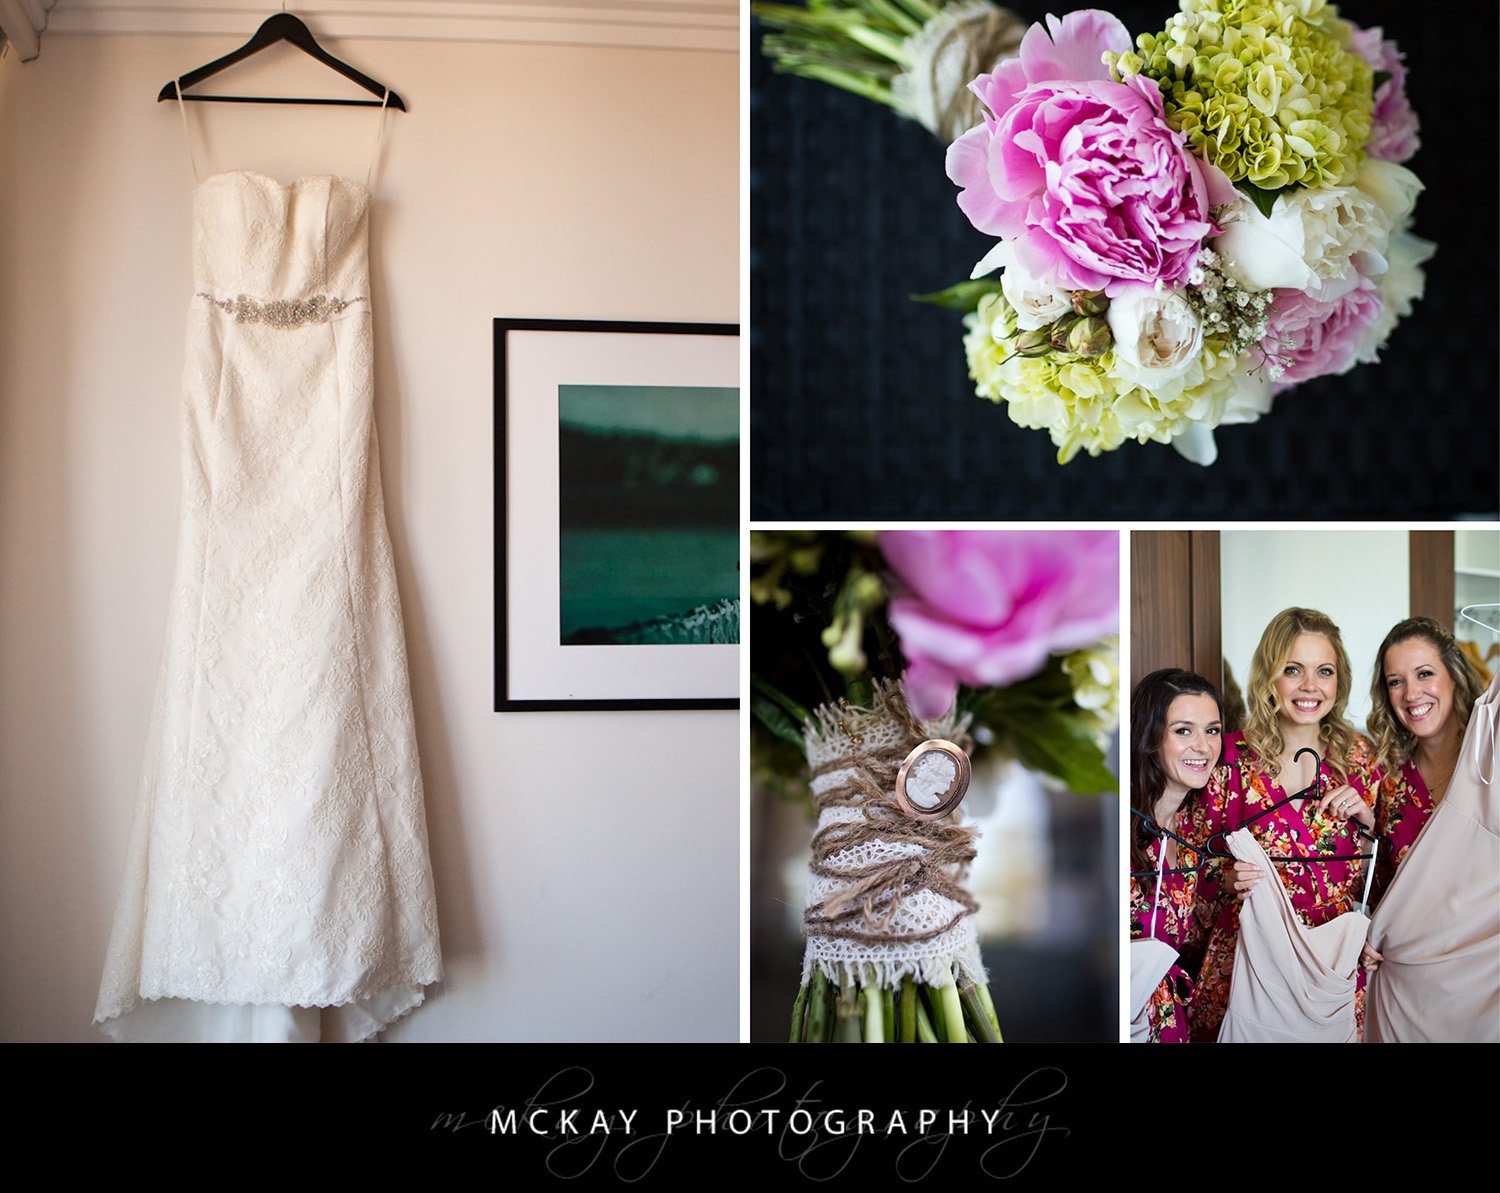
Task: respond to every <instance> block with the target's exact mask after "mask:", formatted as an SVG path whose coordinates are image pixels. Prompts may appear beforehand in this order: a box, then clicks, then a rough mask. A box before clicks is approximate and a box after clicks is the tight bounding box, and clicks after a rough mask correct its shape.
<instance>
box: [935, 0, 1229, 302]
mask: <svg viewBox="0 0 1500 1193" xmlns="http://www.w3.org/2000/svg"><path fill="white" fill-rule="evenodd" d="M1129 49H1130V35H1129V34H1128V33H1127V32H1126V31H1125V26H1124V25H1122V24H1121V23H1120V22H1119V20H1118V19H1116V18H1115V17H1113V16H1111V15H1110V14H1108V13H1105V12H1099V11H1096V10H1092V9H1090V10H1086V11H1083V12H1074V13H1069V14H1068V15H1067V16H1065V17H1063V18H1062V19H1061V20H1058V19H1057V18H1056V17H1051V16H1049V17H1048V18H1047V27H1046V28H1044V27H1043V26H1042V25H1040V24H1036V25H1033V26H1032V27H1031V29H1030V30H1029V31H1028V32H1027V34H1026V37H1025V39H1024V40H1023V41H1022V42H1021V52H1020V54H1019V56H1018V57H1016V58H1013V59H1008V60H1007V61H1005V62H1002V63H1001V64H1000V65H999V66H998V67H996V68H995V71H994V73H992V74H988V75H981V76H980V77H979V78H977V79H975V80H974V82H973V83H971V84H970V89H971V90H972V91H973V92H974V94H975V95H977V96H979V98H980V99H981V100H983V101H984V104H985V106H986V107H987V108H988V109H989V110H990V112H991V113H993V115H986V116H985V118H984V123H983V124H981V125H979V126H978V127H976V128H972V129H970V130H969V131H968V132H966V133H965V134H964V135H963V136H962V137H960V138H959V139H958V140H957V141H955V142H954V143H953V144H952V145H951V146H950V147H949V149H948V159H947V166H948V177H949V178H951V179H952V180H953V181H954V182H955V183H957V184H958V185H959V186H960V187H962V188H963V189H962V192H961V193H960V195H959V197H958V205H959V207H960V208H962V209H963V213H964V214H965V215H966V216H968V217H969V221H970V222H971V223H972V224H973V225H974V226H975V227H976V228H978V229H979V230H980V231H981V232H988V233H990V234H992V235H995V236H999V237H1002V238H1003V239H1004V240H1005V241H1007V242H1010V243H1011V244H1013V245H1014V252H1015V255H1016V257H1017V259H1018V260H1019V261H1020V263H1021V265H1022V267H1023V268H1024V269H1025V270H1026V271H1027V273H1029V274H1030V275H1031V276H1032V277H1034V278H1038V279H1041V280H1042V281H1045V282H1048V283H1050V284H1051V285H1054V286H1057V287H1060V288H1062V289H1065V290H1107V291H1108V292H1109V293H1110V294H1111V295H1113V294H1114V293H1115V292H1116V289H1118V288H1119V287H1120V286H1121V285H1122V284H1123V283H1127V282H1152V283H1154V282H1157V281H1163V282H1167V283H1171V284H1176V283H1179V282H1184V281H1186V279H1187V274H1188V271H1189V270H1190V269H1191V268H1192V264H1193V259H1194V257H1195V256H1196V255H1197V252H1198V250H1199V248H1200V247H1201V246H1202V243H1203V238H1204V237H1205V236H1206V235H1209V234H1210V233H1212V232H1214V231H1216V230H1217V229H1216V228H1215V227H1214V225H1213V223H1212V222H1211V221H1210V220H1209V218H1208V195H1207V188H1206V186H1205V184H1204V179H1203V174H1202V170H1201V168H1200V163H1199V162H1198V160H1197V159H1196V158H1194V157H1193V156H1192V154H1191V153H1189V152H1188V149H1187V144H1186V142H1185V141H1184V140H1183V138H1182V136H1181V134H1179V133H1177V132H1176V131H1174V130H1173V129H1172V127H1171V126H1170V125H1169V124H1168V123H1167V119H1166V112H1165V109H1164V108H1163V107H1162V99H1161V92H1160V90H1159V89H1158V87H1157V85H1156V83H1155V82H1153V81H1152V80H1151V79H1149V78H1146V77H1144V76H1135V77H1133V78H1131V79H1129V80H1127V81H1126V82H1124V83H1116V82H1114V81H1113V80H1111V78H1110V74H1109V68H1108V67H1106V66H1104V65H1103V64H1102V63H1101V62H1100V55H1101V54H1103V53H1104V51H1106V50H1113V51H1125V50H1129ZM987 267H989V268H993V266H991V265H989V258H986V259H985V261H982V262H980V264H979V266H978V267H977V269H976V273H982V272H985V271H986V268H987Z"/></svg>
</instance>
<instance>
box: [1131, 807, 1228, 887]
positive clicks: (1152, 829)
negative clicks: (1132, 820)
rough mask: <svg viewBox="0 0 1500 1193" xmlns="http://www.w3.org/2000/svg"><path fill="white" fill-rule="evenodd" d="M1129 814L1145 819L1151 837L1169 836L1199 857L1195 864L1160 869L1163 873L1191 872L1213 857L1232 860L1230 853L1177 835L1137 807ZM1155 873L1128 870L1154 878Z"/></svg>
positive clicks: (1133, 873)
mask: <svg viewBox="0 0 1500 1193" xmlns="http://www.w3.org/2000/svg"><path fill="white" fill-rule="evenodd" d="M1130 814H1131V815H1132V816H1138V817H1140V818H1141V820H1143V821H1145V824H1146V831H1147V832H1148V833H1150V834H1151V835H1152V836H1153V837H1171V838H1172V840H1174V841H1176V842H1177V844H1179V845H1181V846H1182V847H1183V848H1184V849H1188V850H1191V851H1192V852H1193V853H1194V854H1195V855H1196V856H1197V857H1198V859H1199V860H1198V864H1197V865H1196V866H1173V867H1172V868H1171V869H1169V870H1163V871H1161V873H1163V874H1192V873H1194V872H1195V871H1197V870H1202V869H1203V868H1204V867H1205V866H1207V865H1208V864H1209V863H1210V862H1211V861H1213V860H1214V859H1215V858H1226V859H1229V860H1231V861H1232V860H1233V855H1232V854H1229V853H1227V852H1223V851H1220V850H1215V849H1210V848H1209V847H1208V845H1207V844H1206V843H1205V844H1203V845H1198V844H1195V843H1194V842H1192V841H1189V840H1188V839H1187V838H1185V837H1179V836H1178V835H1177V834H1176V833H1174V832H1173V831H1172V830H1171V829H1169V828H1163V827H1162V826H1161V825H1159V824H1157V823H1156V821H1154V820H1152V819H1151V817H1150V816H1148V815H1146V813H1144V812H1142V811H1141V810H1140V809H1138V808H1131V809H1130ZM1209 840H1210V841H1212V840H1213V838H1212V837H1210V838H1209ZM1156 874H1157V872H1156V871H1155V870H1132V871H1131V872H1130V877H1132V878H1155V877H1156Z"/></svg>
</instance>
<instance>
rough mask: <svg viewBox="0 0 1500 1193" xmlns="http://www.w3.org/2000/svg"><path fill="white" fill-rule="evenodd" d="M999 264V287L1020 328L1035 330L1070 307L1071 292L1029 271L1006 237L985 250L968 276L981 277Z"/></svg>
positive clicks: (1071, 300) (1066, 311)
mask: <svg viewBox="0 0 1500 1193" xmlns="http://www.w3.org/2000/svg"><path fill="white" fill-rule="evenodd" d="M1002 266H1003V267H1004V269H1005V272H1004V273H1003V274H1001V275H1000V289H1001V291H1002V292H1003V293H1004V295H1005V301H1006V302H1008V303H1010V305H1011V306H1012V307H1014V308H1015V312H1016V326H1017V327H1019V328H1020V329H1021V330H1022V331H1036V330H1037V329H1038V328H1041V327H1046V326H1047V325H1048V324H1050V323H1052V322H1053V321H1054V320H1056V319H1059V318H1061V317H1062V316H1063V315H1066V314H1068V313H1069V312H1071V311H1072V309H1073V299H1072V297H1071V295H1069V293H1068V292H1067V291H1066V290H1060V289H1058V288H1057V287H1056V286H1054V285H1052V284H1050V283H1048V282H1044V281H1042V280H1041V279H1040V278H1038V277H1035V276H1034V275H1033V274H1031V273H1029V272H1028V271H1027V269H1026V267H1025V266H1024V265H1022V264H1021V262H1020V260H1019V259H1017V257H1016V251H1015V247H1014V246H1013V245H1012V244H1011V243H1010V241H1008V240H1002V241H1001V242H1000V243H999V244H997V245H996V246H995V247H994V248H992V249H991V250H990V251H989V252H988V253H986V254H985V255H984V258H983V260H981V261H980V262H979V264H978V265H976V266H974V273H973V275H972V276H974V277H976V278H978V277H983V276H984V275H985V274H987V273H993V272H994V271H995V270H996V269H997V268H999V267H1002Z"/></svg>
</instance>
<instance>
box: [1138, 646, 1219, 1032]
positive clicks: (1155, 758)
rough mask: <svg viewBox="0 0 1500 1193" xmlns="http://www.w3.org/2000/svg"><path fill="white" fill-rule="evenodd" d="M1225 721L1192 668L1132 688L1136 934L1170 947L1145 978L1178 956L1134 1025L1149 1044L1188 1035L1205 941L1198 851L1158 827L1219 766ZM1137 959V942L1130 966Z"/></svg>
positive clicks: (1178, 820) (1178, 813) (1179, 811)
mask: <svg viewBox="0 0 1500 1193" xmlns="http://www.w3.org/2000/svg"><path fill="white" fill-rule="evenodd" d="M1223 721H1224V700H1223V697H1222V696H1220V695H1219V690H1218V688H1216V687H1215V686H1214V685H1213V684H1212V683H1211V682H1209V681H1208V680H1206V679H1204V678H1203V676H1201V675H1195V674H1194V673H1193V672H1191V671H1183V670H1181V669H1180V668H1176V667H1169V668H1165V669H1163V670H1161V671H1153V672H1152V673H1151V674H1150V675H1148V676H1146V677H1145V678H1144V679H1142V680H1141V681H1140V683H1138V684H1136V686H1135V690H1134V691H1133V692H1132V693H1131V694H1130V806H1131V808H1132V809H1133V811H1134V813H1135V815H1133V816H1132V817H1131V822H1130V870H1131V877H1130V939H1131V941H1132V942H1138V941H1144V940H1153V939H1154V940H1157V941H1161V942H1162V943H1163V944H1165V945H1167V946H1169V948H1170V950H1171V951H1170V952H1168V951H1167V950H1161V953H1162V954H1163V956H1162V958H1161V962H1160V963H1159V964H1157V966H1156V968H1155V969H1153V970H1151V972H1150V976H1148V977H1146V979H1145V983H1143V985H1145V984H1149V983H1150V981H1151V980H1152V978H1153V977H1155V975H1156V974H1158V973H1161V965H1162V964H1165V963H1166V961H1167V959H1168V958H1170V957H1171V954H1172V953H1176V954H1177V957H1178V960H1174V961H1173V962H1172V964H1171V965H1170V967H1169V968H1168V969H1167V971H1166V973H1165V975H1164V976H1163V977H1162V978H1161V980H1160V982H1158V984H1157V985H1156V988H1155V989H1154V990H1153V991H1152V992H1151V994H1150V996H1149V998H1148V999H1147V1001H1146V1002H1145V1005H1144V1007H1143V1008H1142V1009H1141V1012H1140V1013H1139V1015H1138V1016H1137V1018H1138V1020H1139V1022H1138V1023H1137V1024H1133V1025H1132V1032H1131V1035H1132V1038H1133V1039H1139V1040H1140V1041H1141V1042H1144V1043H1151V1044H1186V1043H1187V1042H1188V1006H1189V1004H1190V1002H1191V1001H1192V995H1193V979H1192V976H1191V973H1192V971H1196V969H1197V964H1196V962H1197V955H1198V953H1199V952H1200V951H1201V950H1202V946H1203V935H1202V932H1201V931H1199V930H1198V926H1197V924H1196V921H1195V920H1194V918H1193V906H1194V896H1195V894H1196V892H1197V886H1198V872H1197V870H1196V869H1189V867H1196V866H1197V865H1198V863H1199V861H1200V860H1201V855H1200V854H1199V853H1198V852H1197V851H1196V850H1191V849H1187V848H1184V847H1180V846H1179V844H1178V842H1177V841H1176V840H1175V839H1174V838H1173V837H1171V836H1166V835H1163V834H1162V833H1161V832H1159V831H1158V829H1159V828H1160V829H1165V830H1167V831H1168V832H1169V833H1178V834H1180V833H1181V830H1182V822H1183V821H1185V820H1186V819H1187V812H1188V807H1189V806H1190V804H1191V801H1192V800H1193V799H1194V797H1195V796H1197V794H1198V793H1199V792H1201V791H1202V790H1203V788H1204V787H1205V786H1207V784H1208V781H1209V779H1210V778H1211V777H1212V776H1213V772H1214V768H1215V767H1217V766H1218V765H1219V755H1220V753H1221V745H1222V741H1223V732H1224V730H1223ZM1169 870H1185V871H1186V872H1185V873H1178V874H1169V873H1166V871H1169ZM1152 947H1153V949H1154V947H1155V946H1152ZM1135 959H1136V951H1135V950H1134V949H1132V973H1134V970H1135V965H1134V962H1135ZM1179 961H1180V963H1179ZM1143 993H1144V991H1143ZM1131 1009H1132V1012H1135V1010H1136V1008H1135V1007H1132V1008H1131Z"/></svg>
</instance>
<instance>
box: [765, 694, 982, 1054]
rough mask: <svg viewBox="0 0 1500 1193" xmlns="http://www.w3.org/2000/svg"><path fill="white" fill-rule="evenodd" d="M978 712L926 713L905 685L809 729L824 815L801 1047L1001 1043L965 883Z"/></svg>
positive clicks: (842, 708) (818, 719) (800, 1013)
mask: <svg viewBox="0 0 1500 1193" xmlns="http://www.w3.org/2000/svg"><path fill="white" fill-rule="evenodd" d="M966 722H967V718H956V717H955V716H953V715H952V714H949V715H948V716H947V717H944V718H940V719H939V720H936V721H919V720H917V719H916V718H915V717H913V716H912V714H911V712H910V711H909V710H908V708H907V705H906V701H905V698H904V696H903V694H902V690H901V686H900V684H898V683H893V682H884V683H881V684H879V685H877V687H876V689H875V697H874V700H873V701H872V707H870V708H857V707H854V706H853V705H851V704H850V703H849V702H848V701H840V702H839V703H837V704H829V705H823V706H822V707H820V708H818V709H817V710H816V711H815V712H814V713H813V715H812V719H811V721H810V722H809V723H808V725H807V726H806V727H805V734H804V739H805V742H806V749H807V760H808V765H809V766H810V768H811V771H812V792H813V801H814V804H815V806H816V808H817V812H818V822H817V828H816V830H815V831H814V834H813V842H812V853H813V856H812V861H811V864H810V865H809V868H808V879H807V901H806V907H805V910H804V912H803V919H802V931H803V935H804V936H805V937H806V940H807V948H806V953H805V955H804V958H803V964H802V985H801V989H800V990H799V992H798V994H797V999H796V1002H795V1004H794V1006H793V1011H792V1029H791V1042H793V1043H825V1042H830V1041H840V1042H856V1041H861V1040H864V1041H868V1042H881V1041H883V1042H888V1043H889V1042H897V1041H899V1042H903V1043H913V1042H923V1043H937V1042H943V1041H946V1042H951V1043H964V1042H972V1041H985V1042H991V1043H998V1042H1000V1029H999V1025H998V1023H997V1021H996V1017H995V1008H994V1004H993V1001H992V1000H991V998H990V994H989V990H988V987H987V986H986V984H985V973H984V964H983V962H982V961H981V959H980V954H979V943H978V938H977V935H976V932H975V923H974V916H975V913H976V912H977V911H978V908H979V905H978V903H977V902H976V901H975V900H974V897H973V896H972V895H971V894H969V891H968V888H967V886H966V884H965V880H966V877H967V873H968V868H969V863H970V862H971V861H972V860H973V858H974V849H975V838H976V836H977V834H976V832H975V830H974V829H973V828H972V827H969V826H966V825H964V824H963V823H962V822H961V821H960V819H959V815H958V812H957V810H956V809H957V805H958V803H959V801H960V800H961V799H962V796H963V791H964V788H966V787H967V783H968V757H967V753H966V750H965V746H966V745H967V744H968V743H967V735H966V733H965V729H966V728H967V724H966Z"/></svg>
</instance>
